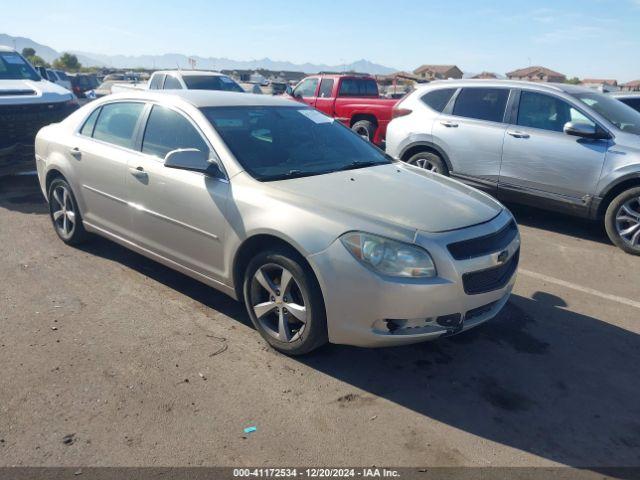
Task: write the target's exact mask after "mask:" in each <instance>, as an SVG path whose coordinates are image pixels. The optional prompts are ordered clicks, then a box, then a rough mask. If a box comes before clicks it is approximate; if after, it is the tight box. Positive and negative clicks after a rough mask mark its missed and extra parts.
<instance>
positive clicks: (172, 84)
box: [164, 75, 182, 90]
mask: <svg viewBox="0 0 640 480" xmlns="http://www.w3.org/2000/svg"><path fill="white" fill-rule="evenodd" d="M164 89H165V90H181V89H182V85H181V84H180V81H179V80H178V79H177V78H176V77H174V76H173V75H167V79H166V80H165V81H164Z"/></svg>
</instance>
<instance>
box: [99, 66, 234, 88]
mask: <svg viewBox="0 0 640 480" xmlns="http://www.w3.org/2000/svg"><path fill="white" fill-rule="evenodd" d="M136 89H137V90H224V91H227V92H244V90H243V89H242V87H241V86H240V85H238V84H237V83H236V82H235V81H234V80H233V79H232V78H231V77H228V76H227V75H223V74H222V73H218V72H210V71H206V70H163V71H158V72H153V74H152V75H151V78H149V81H148V82H146V83H137V84H132V83H116V84H114V85H112V86H111V93H117V92H123V91H128V90H136Z"/></svg>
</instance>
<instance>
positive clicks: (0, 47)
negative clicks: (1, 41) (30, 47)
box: [0, 45, 18, 53]
mask: <svg viewBox="0 0 640 480" xmlns="http://www.w3.org/2000/svg"><path fill="white" fill-rule="evenodd" d="M0 52H16V51H15V50H14V49H13V48H11V47H7V46H6V45H0ZM16 53H18V52H16Z"/></svg>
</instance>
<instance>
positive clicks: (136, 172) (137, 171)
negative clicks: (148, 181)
mask: <svg viewBox="0 0 640 480" xmlns="http://www.w3.org/2000/svg"><path fill="white" fill-rule="evenodd" d="M129 173H130V174H131V175H133V176H134V177H136V178H145V177H147V172H145V171H144V168H142V167H136V168H133V167H129Z"/></svg>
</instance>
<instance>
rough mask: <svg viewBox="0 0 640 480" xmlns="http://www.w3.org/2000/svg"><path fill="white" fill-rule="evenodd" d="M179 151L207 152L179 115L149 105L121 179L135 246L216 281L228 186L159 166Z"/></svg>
mask: <svg viewBox="0 0 640 480" xmlns="http://www.w3.org/2000/svg"><path fill="white" fill-rule="evenodd" d="M179 148H197V149H198V150H200V151H206V152H210V151H211V149H210V147H209V145H208V143H207V142H206V141H205V140H204V138H203V136H202V134H201V133H200V131H199V130H198V128H197V127H196V126H195V124H194V123H192V122H191V120H189V119H188V118H187V117H186V116H185V115H184V114H183V113H182V112H178V111H176V110H173V109H169V108H167V107H162V106H158V105H154V106H153V107H152V110H151V112H150V114H149V118H148V121H147V125H146V129H145V133H144V138H143V140H142V152H141V153H140V154H139V155H138V156H137V157H136V158H133V159H131V161H130V162H129V174H128V175H127V185H128V188H129V192H130V196H131V202H132V207H133V208H132V216H133V218H132V228H133V231H134V235H135V242H136V243H138V244H139V245H140V246H142V247H143V248H146V249H147V250H150V251H151V252H154V253H156V254H158V255H160V256H162V257H164V258H165V259H168V260H170V261H173V262H176V263H178V264H179V265H181V266H183V267H186V268H188V269H190V270H192V271H195V272H197V273H200V274H202V275H205V276H207V277H209V278H213V279H216V280H219V279H220V278H222V277H223V276H224V262H223V246H224V241H225V235H224V234H225V231H226V229H227V221H226V218H225V210H226V206H227V200H228V198H229V191H230V188H229V182H228V181H227V180H226V179H222V178H214V177H211V176H208V175H205V174H203V173H200V172H193V171H187V170H178V169H173V168H168V167H165V166H164V157H165V155H166V154H167V153H168V152H170V151H172V150H176V149H179Z"/></svg>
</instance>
